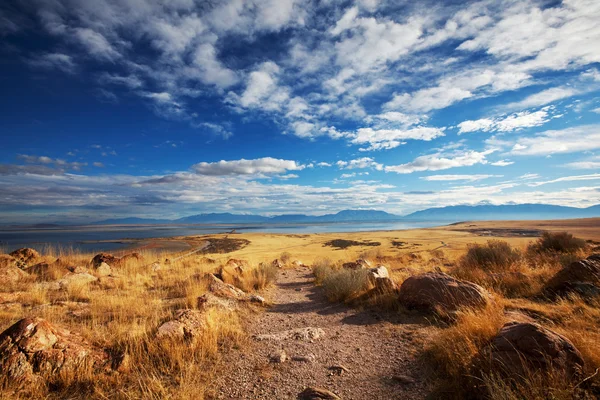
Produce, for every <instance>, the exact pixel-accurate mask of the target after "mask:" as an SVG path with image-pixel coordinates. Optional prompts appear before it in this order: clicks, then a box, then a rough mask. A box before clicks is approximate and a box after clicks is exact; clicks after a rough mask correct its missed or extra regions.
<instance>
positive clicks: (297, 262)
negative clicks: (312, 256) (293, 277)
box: [292, 260, 308, 268]
mask: <svg viewBox="0 0 600 400" xmlns="http://www.w3.org/2000/svg"><path fill="white" fill-rule="evenodd" d="M292 265H293V266H294V268H308V266H307V265H304V263H303V262H302V261H300V260H294V261H293V262H292Z"/></svg>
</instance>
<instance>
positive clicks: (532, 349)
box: [482, 322, 584, 378]
mask: <svg viewBox="0 0 600 400" xmlns="http://www.w3.org/2000/svg"><path fill="white" fill-rule="evenodd" d="M482 354H483V357H482V358H483V360H486V361H489V362H491V368H492V369H493V370H494V371H500V372H503V373H506V374H508V376H510V377H517V376H521V377H523V376H526V374H527V373H526V371H527V370H528V369H533V370H541V371H544V372H550V371H551V368H557V369H559V370H560V371H561V372H564V373H566V376H567V377H568V378H575V377H578V376H579V375H580V372H581V370H582V368H583V365H584V362H583V358H582V356H581V354H580V353H579V351H578V350H577V348H576V347H575V346H574V345H573V343H571V342H570V341H569V340H568V339H567V338H565V337H564V336H561V335H559V334H558V333H556V332H553V331H551V330H549V329H546V328H544V327H542V326H540V325H538V324H535V323H529V322H509V323H507V324H505V325H504V326H503V327H502V328H501V329H500V331H499V332H498V334H497V335H496V336H495V337H494V338H493V339H492V341H491V343H490V345H489V346H488V347H487V348H486V349H484V351H483V352H482ZM486 361H484V362H486Z"/></svg>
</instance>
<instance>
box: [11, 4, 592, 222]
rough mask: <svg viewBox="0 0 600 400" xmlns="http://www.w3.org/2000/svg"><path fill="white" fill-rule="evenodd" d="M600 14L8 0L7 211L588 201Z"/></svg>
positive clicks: (46, 215)
mask: <svg viewBox="0 0 600 400" xmlns="http://www.w3.org/2000/svg"><path fill="white" fill-rule="evenodd" d="M598 21H600V2H599V1H597V0H565V1H563V2H560V1H527V0H520V1H477V2H463V1H418V2H414V1H407V2H404V1H401V0H394V1H386V0H360V1H355V2H351V1H337V0H321V1H313V0H219V1H208V0H206V1H194V0H171V1H152V0H95V1H88V0H22V1H19V0H16V1H11V0H9V1H3V2H2V3H0V81H1V87H2V95H1V96H0V110H1V113H0V134H1V138H2V142H1V143H2V146H0V155H1V157H2V158H1V163H0V217H1V218H2V220H3V221H4V222H32V221H36V222H49V221H56V220H64V219H69V220H73V221H89V220H96V219H102V218H108V217H121V216H141V217H156V218H165V217H166V218H171V217H179V216H186V215H191V214H196V213H203V212H204V213H206V212H235V213H258V214H264V215H273V214H284V213H307V214H324V213H328V212H336V211H339V210H342V209H348V208H352V209H358V208H373V209H380V210H385V211H388V212H393V213H398V214H405V213H409V212H412V211H416V210H419V209H424V208H428V207H435V206H445V205H454V204H479V203H493V204H505V203H511V202H513V203H547V204H561V205H569V206H576V207H586V206H590V205H593V204H597V203H600V173H599V171H600V24H599V23H598Z"/></svg>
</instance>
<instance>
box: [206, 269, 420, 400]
mask: <svg viewBox="0 0 600 400" xmlns="http://www.w3.org/2000/svg"><path fill="white" fill-rule="evenodd" d="M267 297H268V299H269V300H271V301H272V302H273V306H272V307H271V308H269V309H268V310H267V311H266V312H263V313H260V314H259V315H258V316H254V317H253V318H250V319H249V321H248V327H247V329H248V331H249V334H250V335H264V334H277V333H280V332H283V331H287V330H291V329H297V328H307V327H313V328H321V329H322V330H323V331H324V336H323V337H321V338H318V339H313V340H310V341H305V340H298V339H286V340H261V341H258V340H255V339H251V343H250V345H249V346H247V347H245V348H244V349H241V350H234V351H232V352H230V353H228V354H226V355H225V359H224V360H223V362H222V365H221V366H220V367H219V378H218V379H217V380H216V381H215V382H214V387H213V388H211V390H210V391H209V396H208V398H211V399H296V398H297V395H298V393H300V392H301V391H302V390H303V389H305V388H306V387H307V386H316V387H321V388H325V389H328V390H331V391H332V392H334V393H336V394H337V395H338V396H340V397H342V398H343V399H356V400H359V399H422V398H425V396H426V393H427V390H426V387H425V383H424V382H423V381H422V376H423V375H424V374H423V373H422V371H421V370H420V368H421V367H420V366H419V363H418V361H417V360H416V356H415V354H416V353H417V351H418V349H419V348H420V346H421V343H423V339H422V338H423V337H424V336H426V333H427V331H428V330H429V324H428V323H427V321H426V320H425V319H424V318H423V317H421V316H417V315H415V316H408V317H407V316H406V315H403V316H402V315H399V314H395V315H391V314H382V313H378V312H376V311H359V310H356V309H350V308H348V307H347V306H344V305H341V304H332V303H329V302H328V301H327V299H326V298H325V296H324V295H323V293H322V291H321V289H320V288H318V287H315V286H314V285H313V284H312V274H311V273H310V270H309V269H307V268H296V269H286V270H283V271H282V272H280V274H279V278H278V282H277V285H276V287H274V288H271V289H270V290H269V292H268V293H267ZM281 351H285V353H286V354H287V356H288V357H307V358H312V357H314V361H312V362H310V361H294V360H290V361H286V362H283V363H277V362H271V361H270V356H271V355H272V354H279V353H280V352H281ZM339 365H341V366H343V367H344V368H346V369H347V371H342V372H341V373H340V372H339V369H338V370H336V369H335V368H334V369H330V368H332V367H334V366H339ZM400 376H405V377H404V378H400ZM411 380H414V382H410V383H408V381H411Z"/></svg>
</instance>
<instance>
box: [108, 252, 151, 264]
mask: <svg viewBox="0 0 600 400" xmlns="http://www.w3.org/2000/svg"><path fill="white" fill-rule="evenodd" d="M129 261H136V262H143V261H144V257H143V256H142V255H141V254H140V253H129V254H125V255H124V256H123V257H121V258H120V259H119V261H118V262H117V263H116V265H125V264H126V263H127V262H129ZM107 264H109V265H113V264H111V263H107Z"/></svg>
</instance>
